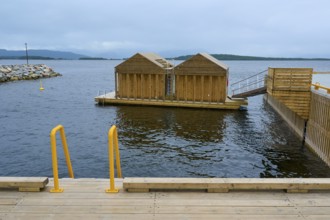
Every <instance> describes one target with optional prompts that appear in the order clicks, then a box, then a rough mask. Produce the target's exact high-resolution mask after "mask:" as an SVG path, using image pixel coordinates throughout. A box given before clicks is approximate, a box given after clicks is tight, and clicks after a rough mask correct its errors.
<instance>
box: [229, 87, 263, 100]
mask: <svg viewBox="0 0 330 220" xmlns="http://www.w3.org/2000/svg"><path fill="white" fill-rule="evenodd" d="M265 93H267V86H264V87H261V88H257V89H251V90H249V91H246V92H242V93H238V94H235V95H232V97H233V98H247V97H252V96H256V95H262V94H265Z"/></svg>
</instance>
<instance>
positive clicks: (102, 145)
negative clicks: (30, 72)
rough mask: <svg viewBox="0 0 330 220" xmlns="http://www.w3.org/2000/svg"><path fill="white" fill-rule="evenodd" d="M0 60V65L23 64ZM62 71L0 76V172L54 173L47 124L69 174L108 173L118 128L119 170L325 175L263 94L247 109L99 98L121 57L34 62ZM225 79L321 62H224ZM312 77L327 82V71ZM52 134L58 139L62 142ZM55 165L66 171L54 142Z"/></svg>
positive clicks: (322, 67)
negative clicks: (25, 77) (11, 78)
mask: <svg viewBox="0 0 330 220" xmlns="http://www.w3.org/2000/svg"><path fill="white" fill-rule="evenodd" d="M23 62H24V61H8V60H7V61H4V60H0V64H14V63H23ZM32 62H33V63H45V64H47V65H48V66H50V67H52V68H53V69H55V70H56V71H57V72H60V73H62V74H63V76H62V77H58V78H51V79H44V80H43V85H44V88H45V90H44V91H43V92H40V91H39V81H20V82H11V83H5V84H0V176H52V167H51V152H50V143H49V132H50V130H51V129H52V128H53V127H55V126H56V125H57V124H62V125H64V127H65V130H66V134H67V140H68V145H69V149H70V153H71V159H72V164H73V168H74V172H75V176H76V177H108V175H109V174H108V158H107V132H108V129H109V128H110V127H111V125H113V124H116V125H117V126H118V129H119V142H120V148H121V159H122V169H123V174H124V176H153V177H155V176H162V177H330V168H329V167H327V166H326V165H325V164H324V163H323V162H322V161H321V160H320V159H318V157H317V156H315V155H314V154H313V153H311V152H310V151H309V150H308V149H307V148H305V147H303V146H302V143H301V141H300V140H299V139H298V138H297V137H296V136H295V134H294V133H293V132H292V131H291V130H290V129H289V127H288V125H287V124H286V123H285V122H284V121H283V120H282V119H281V117H279V116H278V115H277V114H276V113H275V112H274V111H273V110H272V108H270V107H269V106H268V105H267V104H265V103H264V102H263V100H262V97H261V96H258V97H254V98H250V99H249V106H248V110H247V111H215V110H197V109H179V108H154V107H129V106H106V107H102V106H98V105H95V103H94V97H95V96H96V95H97V93H98V91H99V90H103V91H104V90H107V91H108V92H109V91H110V90H113V89H114V82H113V68H114V66H115V65H117V64H118V63H119V62H120V61H32ZM226 64H227V65H229V66H230V74H231V76H230V82H234V81H236V80H238V79H240V78H242V77H245V76H248V75H251V74H254V73H257V72H260V71H262V70H265V69H267V67H269V66H271V67H313V68H314V69H315V70H316V71H329V70H330V62H326V61H320V62H317V61H312V62H305V61H298V62H292V61H288V62H283V61H276V62H274V61H226ZM320 77H321V78H318V79H315V80H317V81H321V80H322V82H326V81H327V80H328V81H327V83H329V84H328V85H330V80H329V77H325V76H323V78H322V76H320ZM60 146H61V145H60V142H58V147H59V149H60ZM58 152H59V157H60V158H61V159H59V172H60V176H61V177H67V171H66V166H65V164H64V160H63V155H62V153H61V150H59V151H58Z"/></svg>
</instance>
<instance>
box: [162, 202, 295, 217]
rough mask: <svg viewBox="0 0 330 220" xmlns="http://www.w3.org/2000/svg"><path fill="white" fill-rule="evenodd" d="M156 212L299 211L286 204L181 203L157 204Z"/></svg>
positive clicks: (261, 213) (290, 212) (270, 212)
mask: <svg viewBox="0 0 330 220" xmlns="http://www.w3.org/2000/svg"><path fill="white" fill-rule="evenodd" d="M156 213H157V214H181V213H189V214H210V213H212V214H219V215H226V214H237V215H298V214H299V213H300V212H299V211H298V210H297V208H296V207H293V206H291V207H288V206H284V207H283V206H265V207H254V206H252V205H251V206H236V205H235V206H230V205H226V204H225V206H216V205H215V206H205V205H204V204H200V205H199V206H189V205H186V204H185V203H183V204H182V205H173V206H172V205H171V206H159V207H158V208H157V209H156Z"/></svg>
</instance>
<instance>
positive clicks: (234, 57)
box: [169, 54, 330, 60]
mask: <svg viewBox="0 0 330 220" xmlns="http://www.w3.org/2000/svg"><path fill="white" fill-rule="evenodd" d="M211 55H212V56H213V57H215V58H217V59H218V60H330V59H329V58H284V57H255V56H239V55H232V54H211ZM192 56H193V55H185V56H179V57H174V58H169V59H174V60H187V59H189V58H190V57H192Z"/></svg>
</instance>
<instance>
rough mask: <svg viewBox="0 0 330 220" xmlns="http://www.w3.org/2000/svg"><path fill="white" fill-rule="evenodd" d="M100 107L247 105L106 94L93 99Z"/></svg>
mask: <svg viewBox="0 0 330 220" xmlns="http://www.w3.org/2000/svg"><path fill="white" fill-rule="evenodd" d="M95 101H96V102H97V103H98V104H100V105H137V106H159V107H180V108H204V109H231V110H237V109H240V108H241V107H245V106H247V105H248V102H247V101H246V100H245V99H229V98H227V99H226V101H225V102H224V103H222V102H199V101H184V100H183V101H178V100H175V99H173V100H156V99H134V98H129V99H128V98H121V99H119V98H118V99H116V98H115V93H114V92H112V93H107V94H106V95H100V96H97V97H95Z"/></svg>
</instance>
